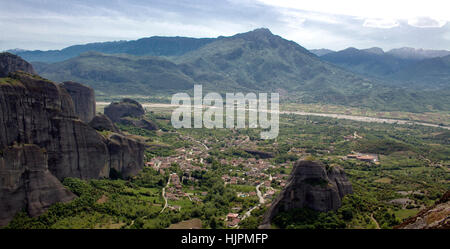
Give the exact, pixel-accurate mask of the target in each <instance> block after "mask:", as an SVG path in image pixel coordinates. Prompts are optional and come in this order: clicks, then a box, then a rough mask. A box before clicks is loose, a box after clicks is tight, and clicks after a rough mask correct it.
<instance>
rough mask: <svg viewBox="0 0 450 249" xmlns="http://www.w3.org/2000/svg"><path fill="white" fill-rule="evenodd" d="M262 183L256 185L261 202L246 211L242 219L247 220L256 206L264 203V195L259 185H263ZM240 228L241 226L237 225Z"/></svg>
mask: <svg viewBox="0 0 450 249" xmlns="http://www.w3.org/2000/svg"><path fill="white" fill-rule="evenodd" d="M261 185H262V183H260V184H259V185H258V186H256V194H257V195H258V198H259V203H258V205H256V206H254V207H252V208H250V209H249V210H248V211H247V212H245V214H244V215H243V216H242V218H241V221H243V220H245V219H246V218H247V217H249V216H250V215H251V214H252V211H253V210H255V209H256V208H258V207H260V206H261V205H263V204H264V202H265V201H264V197H263V196H262V193H261V191H260V190H259V187H261ZM237 228H239V226H238V227H237Z"/></svg>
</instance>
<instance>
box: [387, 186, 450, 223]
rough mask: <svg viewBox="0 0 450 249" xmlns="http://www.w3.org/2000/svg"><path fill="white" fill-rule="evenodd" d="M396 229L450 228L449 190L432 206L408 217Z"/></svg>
mask: <svg viewBox="0 0 450 249" xmlns="http://www.w3.org/2000/svg"><path fill="white" fill-rule="evenodd" d="M394 228H396V229H450V190H449V191H447V193H445V194H444V195H443V196H442V198H441V199H440V200H439V201H437V202H436V203H435V204H434V205H433V206H431V207H429V208H426V209H424V210H422V211H420V212H419V213H418V214H417V215H415V216H413V217H411V218H408V219H407V220H405V221H404V222H403V223H402V224H400V225H398V226H396V227H394Z"/></svg>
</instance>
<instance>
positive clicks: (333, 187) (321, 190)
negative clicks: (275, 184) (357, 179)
mask: <svg viewBox="0 0 450 249" xmlns="http://www.w3.org/2000/svg"><path fill="white" fill-rule="evenodd" d="M352 192H353V190H352V185H351V183H350V182H349V181H348V179H347V177H346V176H345V173H344V170H343V169H342V168H341V167H339V166H332V167H329V168H328V169H327V167H325V166H324V165H323V164H322V163H320V162H316V161H305V160H302V161H298V162H297V163H296V164H295V165H294V168H293V170H292V173H291V175H290V177H289V179H288V183H287V184H286V187H285V188H284V189H283V190H282V191H281V193H280V194H279V195H278V197H277V199H275V200H274V202H273V203H272V205H271V207H270V209H269V211H268V212H267V213H266V214H265V216H264V220H263V226H262V227H263V228H265V227H270V222H271V220H272V219H273V218H274V217H275V216H276V215H277V214H278V213H280V212H283V211H288V210H290V209H293V208H304V207H308V208H311V209H314V210H317V211H322V212H325V211H330V210H336V209H338V208H339V207H340V206H341V199H342V197H343V196H344V195H346V194H351V193H352Z"/></svg>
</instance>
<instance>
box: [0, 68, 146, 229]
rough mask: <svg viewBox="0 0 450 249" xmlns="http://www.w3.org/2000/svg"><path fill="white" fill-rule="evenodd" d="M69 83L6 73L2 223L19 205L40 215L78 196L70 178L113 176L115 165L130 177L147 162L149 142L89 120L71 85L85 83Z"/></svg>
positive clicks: (1, 107) (0, 96) (0, 125)
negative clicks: (67, 182)
mask: <svg viewBox="0 0 450 249" xmlns="http://www.w3.org/2000/svg"><path fill="white" fill-rule="evenodd" d="M18 64H19V65H22V64H24V62H20V63H18ZM15 67H18V66H17V65H16V66H13V65H11V66H8V68H15ZM64 85H65V87H63V86H61V85H58V84H55V83H53V82H51V81H48V80H46V79H44V78H41V77H39V76H37V75H33V74H30V73H26V72H22V71H17V72H10V73H9V74H8V77H4V78H0V200H1V202H0V226H1V225H4V224H6V223H7V222H9V220H11V219H12V217H13V215H14V214H15V213H16V212H17V211H19V210H22V209H25V210H27V212H28V213H29V214H30V215H31V216H35V215H39V214H41V213H42V212H44V211H45V210H46V208H48V207H49V206H50V205H51V204H53V203H55V202H65V201H69V200H71V199H73V198H74V197H75V196H74V195H73V194H71V193H70V192H69V191H67V190H65V189H64V188H63V186H62V184H61V183H60V181H59V180H61V179H63V178H65V177H77V178H81V179H91V178H103V177H109V174H110V170H111V169H114V170H115V171H117V172H118V173H120V174H121V175H122V176H124V177H129V176H132V175H134V174H136V173H137V172H138V171H139V170H141V169H142V167H143V153H144V145H143V144H142V143H140V142H138V141H136V140H134V139H132V138H129V137H126V136H123V135H121V134H116V133H113V132H111V133H109V134H108V135H105V134H100V133H99V132H97V131H96V130H95V129H94V128H92V127H91V126H89V125H87V124H86V123H84V122H83V121H82V120H80V118H78V115H77V112H76V108H75V105H74V101H73V99H72V96H71V94H69V92H68V91H67V90H66V88H68V89H72V90H73V89H74V87H73V86H76V89H77V90H76V91H74V92H75V93H76V92H77V91H79V92H83V91H84V90H79V89H83V87H82V86H80V85H74V84H72V83H71V84H70V87H68V85H69V84H64ZM72 94H73V93H72ZM73 96H75V97H74V98H75V99H77V101H83V99H84V98H83V97H80V98H78V97H77V96H78V95H73ZM87 101H88V102H89V101H92V99H91V98H89V99H87ZM91 104H92V103H91ZM91 104H89V105H91ZM94 104H95V102H94ZM94 112H95V111H94ZM89 115H92V113H90V114H89Z"/></svg>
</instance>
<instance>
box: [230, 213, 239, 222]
mask: <svg viewBox="0 0 450 249" xmlns="http://www.w3.org/2000/svg"><path fill="white" fill-rule="evenodd" d="M238 217H239V214H236V213H229V214H227V221H233V220H234V219H237V218H238Z"/></svg>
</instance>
